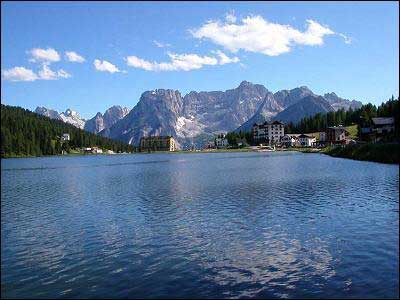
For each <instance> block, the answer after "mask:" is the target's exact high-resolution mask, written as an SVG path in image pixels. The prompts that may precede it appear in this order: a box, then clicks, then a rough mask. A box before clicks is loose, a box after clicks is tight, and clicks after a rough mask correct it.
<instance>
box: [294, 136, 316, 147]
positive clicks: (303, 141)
mask: <svg viewBox="0 0 400 300" xmlns="http://www.w3.org/2000/svg"><path fill="white" fill-rule="evenodd" d="M298 139H299V143H300V146H302V147H312V146H313V145H315V142H316V138H315V136H312V135H307V134H301V135H299V137H298Z"/></svg>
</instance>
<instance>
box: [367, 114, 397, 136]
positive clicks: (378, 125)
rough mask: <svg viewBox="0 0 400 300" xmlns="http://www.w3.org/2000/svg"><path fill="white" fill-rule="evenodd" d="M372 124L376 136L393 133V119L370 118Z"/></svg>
mask: <svg viewBox="0 0 400 300" xmlns="http://www.w3.org/2000/svg"><path fill="white" fill-rule="evenodd" d="M372 123H373V126H374V127H373V129H374V131H375V132H376V133H377V134H378V135H384V134H387V133H390V132H394V118H372Z"/></svg>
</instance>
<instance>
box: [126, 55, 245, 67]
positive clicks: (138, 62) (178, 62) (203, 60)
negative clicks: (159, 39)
mask: <svg viewBox="0 0 400 300" xmlns="http://www.w3.org/2000/svg"><path fill="white" fill-rule="evenodd" d="M215 53H216V54H217V55H218V58H217V57H212V56H199V55H197V54H176V53H168V56H169V58H170V61H169V62H161V63H158V62H150V61H147V60H144V59H142V58H139V57H137V56H134V55H132V56H128V57H127V58H126V62H127V65H128V66H131V67H134V68H139V69H144V70H146V71H190V70H196V69H200V68H202V67H203V66H204V65H210V66H213V65H223V64H227V63H233V62H238V61H239V59H238V58H237V57H234V58H230V57H228V56H227V55H225V54H224V53H223V52H222V51H216V52H215Z"/></svg>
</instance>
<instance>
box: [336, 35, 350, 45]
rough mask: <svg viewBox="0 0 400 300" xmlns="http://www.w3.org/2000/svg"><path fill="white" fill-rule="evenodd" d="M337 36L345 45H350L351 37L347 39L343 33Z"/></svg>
mask: <svg viewBox="0 0 400 300" xmlns="http://www.w3.org/2000/svg"><path fill="white" fill-rule="evenodd" d="M338 35H339V36H340V37H342V38H343V40H344V43H345V44H348V45H350V44H351V43H352V42H353V39H352V38H351V37H348V36H347V35H344V34H343V33H338Z"/></svg>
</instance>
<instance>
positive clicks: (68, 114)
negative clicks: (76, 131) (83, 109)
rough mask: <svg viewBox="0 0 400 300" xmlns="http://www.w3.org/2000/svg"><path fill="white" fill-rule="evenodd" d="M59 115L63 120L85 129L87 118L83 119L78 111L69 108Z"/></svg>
mask: <svg viewBox="0 0 400 300" xmlns="http://www.w3.org/2000/svg"><path fill="white" fill-rule="evenodd" d="M59 117H60V119H61V121H63V122H65V123H69V124H71V125H74V126H75V127H78V128H80V129H83V127H84V126H85V119H82V118H81V117H80V116H79V114H78V113H77V112H76V111H74V110H71V109H69V108H68V109H67V110H66V111H65V112H62V113H61V114H59Z"/></svg>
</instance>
